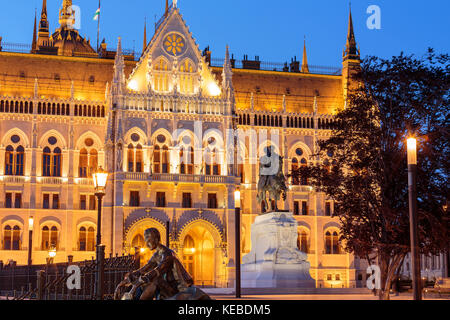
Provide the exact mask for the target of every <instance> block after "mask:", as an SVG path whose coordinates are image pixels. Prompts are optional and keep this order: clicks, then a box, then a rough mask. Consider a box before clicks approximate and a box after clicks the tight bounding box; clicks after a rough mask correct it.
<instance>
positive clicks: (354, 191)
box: [292, 49, 450, 299]
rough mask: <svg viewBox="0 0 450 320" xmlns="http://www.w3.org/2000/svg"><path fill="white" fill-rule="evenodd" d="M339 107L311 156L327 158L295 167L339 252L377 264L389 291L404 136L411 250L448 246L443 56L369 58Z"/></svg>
mask: <svg viewBox="0 0 450 320" xmlns="http://www.w3.org/2000/svg"><path fill="white" fill-rule="evenodd" d="M354 81H355V82H354V83H358V84H359V85H358V86H357V88H353V89H352V90H351V92H350V93H349V97H348V101H347V107H346V108H345V109H344V110H342V111H340V112H339V113H338V114H337V115H336V118H335V121H336V124H337V125H336V126H335V127H334V129H333V130H332V135H331V137H330V138H329V139H328V140H324V141H319V142H318V150H319V151H318V154H317V155H315V156H319V158H320V159H322V160H324V159H327V158H329V157H330V156H331V158H332V160H333V164H334V165H331V166H330V165H329V163H330V162H329V160H328V161H327V160H325V161H326V162H325V164H326V165H324V162H323V161H322V160H321V161H322V162H320V163H315V164H314V165H312V166H309V167H302V168H300V169H299V170H298V171H295V172H293V173H292V175H293V176H303V177H308V178H309V181H310V183H311V184H312V185H313V186H314V187H315V188H316V190H317V191H321V192H324V193H326V194H327V195H328V196H329V197H331V198H332V199H333V200H334V201H335V213H334V215H335V216H337V217H339V220H340V222H341V226H342V227H341V239H340V240H341V241H342V243H343V245H344V246H345V249H346V250H347V251H348V252H350V253H353V254H355V255H356V256H358V257H361V258H366V259H367V260H368V262H369V264H372V263H373V262H374V261H378V265H379V267H380V269H381V283H382V288H381V289H380V290H379V297H380V299H389V289H390V287H391V284H392V281H393V280H394V277H395V276H396V271H397V270H398V268H399V266H400V265H401V263H402V261H403V259H404V257H405V255H406V254H407V253H408V252H409V251H410V242H409V206H408V177H407V160H406V139H407V137H408V136H409V135H414V136H415V137H416V138H417V139H418V149H417V151H418V172H417V183H418V185H417V193H418V203H417V208H418V220H419V221H418V224H419V247H420V252H421V253H423V254H439V253H442V252H446V251H447V250H448V248H449V233H448V230H449V228H448V226H449V224H448V222H449V215H448V210H447V206H446V201H447V199H448V195H449V187H448V177H449V168H450V165H449V141H450V139H449V118H450V117H449V110H450V108H449V93H450V58H449V56H448V55H436V54H435V53H434V51H433V50H432V49H429V50H428V52H427V54H426V55H424V56H423V57H420V58H417V57H415V56H414V55H410V56H408V55H404V54H403V53H402V54H401V55H400V56H396V57H393V58H392V59H390V60H385V59H380V58H376V57H369V58H367V59H365V60H364V61H363V63H362V65H361V70H360V72H358V74H357V75H355V78H354Z"/></svg>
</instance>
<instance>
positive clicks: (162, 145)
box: [153, 134, 170, 173]
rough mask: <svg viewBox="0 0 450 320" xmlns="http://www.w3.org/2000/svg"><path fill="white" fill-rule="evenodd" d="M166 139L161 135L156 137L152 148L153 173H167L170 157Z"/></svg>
mask: <svg viewBox="0 0 450 320" xmlns="http://www.w3.org/2000/svg"><path fill="white" fill-rule="evenodd" d="M167 143H168V141H167V138H166V136H164V135H163V134H160V135H158V136H157V137H156V140H155V141H154V148H153V172H154V173H169V165H170V155H169V147H168V146H167Z"/></svg>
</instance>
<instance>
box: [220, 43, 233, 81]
mask: <svg viewBox="0 0 450 320" xmlns="http://www.w3.org/2000/svg"><path fill="white" fill-rule="evenodd" d="M232 78H233V70H232V67H231V61H230V52H229V48H228V45H227V47H226V51H225V61H224V62H223V70H222V87H223V89H224V90H226V89H228V88H232V87H233V83H232Z"/></svg>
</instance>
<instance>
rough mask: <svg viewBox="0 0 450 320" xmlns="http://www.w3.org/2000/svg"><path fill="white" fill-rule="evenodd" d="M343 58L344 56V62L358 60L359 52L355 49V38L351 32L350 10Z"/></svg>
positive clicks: (351, 19) (352, 31)
mask: <svg viewBox="0 0 450 320" xmlns="http://www.w3.org/2000/svg"><path fill="white" fill-rule="evenodd" d="M343 56H344V60H345V59H353V60H359V50H358V48H357V47H356V38H355V32H354V30H353V18H352V10H351V8H350V14H349V17H348V32H347V43H346V45H345V50H344V54H343Z"/></svg>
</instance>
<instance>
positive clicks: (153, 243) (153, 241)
mask: <svg viewBox="0 0 450 320" xmlns="http://www.w3.org/2000/svg"><path fill="white" fill-rule="evenodd" d="M144 238H145V243H146V244H147V246H148V247H149V248H150V249H151V250H155V249H156V247H157V246H158V245H159V243H160V242H161V234H160V233H159V231H158V229H156V228H150V229H147V230H145V231H144Z"/></svg>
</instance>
